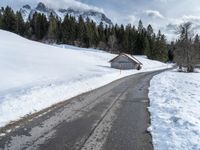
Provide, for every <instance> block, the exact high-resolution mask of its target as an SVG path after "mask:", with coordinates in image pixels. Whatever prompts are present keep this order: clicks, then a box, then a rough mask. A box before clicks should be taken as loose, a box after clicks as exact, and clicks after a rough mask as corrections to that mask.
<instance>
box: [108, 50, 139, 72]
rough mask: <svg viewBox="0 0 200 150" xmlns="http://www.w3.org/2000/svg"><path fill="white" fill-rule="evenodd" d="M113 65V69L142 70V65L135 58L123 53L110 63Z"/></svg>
mask: <svg viewBox="0 0 200 150" xmlns="http://www.w3.org/2000/svg"><path fill="white" fill-rule="evenodd" d="M109 62H110V63H111V68H115V69H121V70H128V69H137V70H140V69H141V68H142V63H141V62H140V61H139V60H137V59H136V58H135V57H134V56H132V55H128V54H125V53H121V54H119V55H118V56H116V57H115V58H113V59H112V60H110V61H109Z"/></svg>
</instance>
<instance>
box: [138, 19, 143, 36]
mask: <svg viewBox="0 0 200 150" xmlns="http://www.w3.org/2000/svg"><path fill="white" fill-rule="evenodd" d="M138 32H139V33H142V32H144V27H143V23H142V20H139V23H138Z"/></svg>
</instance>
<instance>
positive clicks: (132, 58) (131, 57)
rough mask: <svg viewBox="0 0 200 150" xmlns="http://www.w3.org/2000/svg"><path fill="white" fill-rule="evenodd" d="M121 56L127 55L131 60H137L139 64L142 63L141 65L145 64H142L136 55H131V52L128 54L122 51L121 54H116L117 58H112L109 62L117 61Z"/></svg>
mask: <svg viewBox="0 0 200 150" xmlns="http://www.w3.org/2000/svg"><path fill="white" fill-rule="evenodd" d="M120 56H125V57H127V58H129V59H130V60H131V61H133V62H136V63H138V64H140V65H143V64H142V63H141V62H140V61H139V60H138V59H136V58H135V57H134V56H132V55H129V54H126V53H121V54H119V55H118V56H116V57H115V58H113V59H111V60H110V61H109V62H110V63H111V62H113V61H115V60H116V59H117V58H118V57H120Z"/></svg>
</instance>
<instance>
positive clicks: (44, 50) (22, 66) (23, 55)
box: [0, 30, 167, 127]
mask: <svg viewBox="0 0 200 150" xmlns="http://www.w3.org/2000/svg"><path fill="white" fill-rule="evenodd" d="M113 57H115V55H113V54H109V53H106V52H103V51H98V50H94V49H82V48H77V47H73V46H67V45H60V46H57V47H56V46H50V45H45V44H42V43H38V42H34V41H30V40H27V39H24V38H22V37H20V36H18V35H16V34H13V33H10V32H6V31H3V30H0V72H1V74H0V78H1V82H0V116H1V117H0V127H2V126H4V125H6V124H8V123H9V122H10V121H13V120H17V119H19V118H20V117H23V116H25V115H27V114H31V113H34V112H37V111H40V110H42V109H44V108H46V107H49V106H51V105H53V104H56V103H58V102H61V101H64V100H67V99H69V98H71V97H73V96H76V95H78V94H80V93H83V92H87V91H90V90H92V89H95V88H98V87H100V86H103V85H105V84H108V83H110V82H112V81H114V80H116V79H119V78H122V77H124V76H127V75H131V74H134V73H138V72H142V71H151V70H158V69H163V68H166V67H167V65H166V64H163V63H160V62H157V61H150V60H148V59H146V58H145V57H144V56H143V57H137V59H139V60H140V61H141V62H142V63H143V65H144V66H143V69H142V70H141V71H136V70H134V71H133V70H131V71H122V72H121V74H120V71H119V70H116V69H111V68H110V67H109V66H110V64H109V63H108V61H109V60H110V59H112V58H113Z"/></svg>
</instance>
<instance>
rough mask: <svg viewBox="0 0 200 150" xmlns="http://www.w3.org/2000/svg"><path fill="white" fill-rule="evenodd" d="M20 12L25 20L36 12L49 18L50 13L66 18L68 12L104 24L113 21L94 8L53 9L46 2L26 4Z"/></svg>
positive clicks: (76, 16)
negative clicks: (34, 4) (33, 4)
mask: <svg viewBox="0 0 200 150" xmlns="http://www.w3.org/2000/svg"><path fill="white" fill-rule="evenodd" d="M20 12H21V14H22V16H23V18H24V20H25V21H27V20H28V18H29V17H32V16H33V14H34V13H35V12H37V13H42V14H45V15H46V17H47V18H48V17H49V16H50V14H51V13H52V14H53V15H54V16H57V17H59V18H60V19H62V20H63V19H64V17H65V16H66V15H67V14H68V15H71V16H73V17H75V18H76V19H78V17H79V16H82V17H83V18H84V19H85V20H86V18H89V19H90V20H93V21H94V22H95V23H97V24H100V23H101V22H103V24H104V25H112V24H113V23H112V21H111V20H110V19H109V18H108V17H106V15H105V14H103V13H101V12H97V11H94V10H79V9H74V8H68V9H63V8H60V9H57V10H55V9H51V8H48V7H47V6H46V5H45V4H44V3H41V2H40V3H38V5H37V6H36V7H35V8H31V6H29V5H24V6H23V7H22V8H21V9H20Z"/></svg>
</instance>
